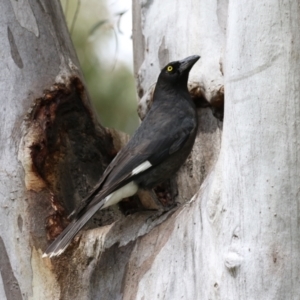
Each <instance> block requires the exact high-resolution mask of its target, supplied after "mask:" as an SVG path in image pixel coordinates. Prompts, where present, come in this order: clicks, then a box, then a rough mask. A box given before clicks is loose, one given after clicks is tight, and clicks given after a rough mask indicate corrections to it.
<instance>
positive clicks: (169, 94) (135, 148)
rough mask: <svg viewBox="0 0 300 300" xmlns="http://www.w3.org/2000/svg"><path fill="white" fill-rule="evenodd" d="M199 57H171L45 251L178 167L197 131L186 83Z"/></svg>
mask: <svg viewBox="0 0 300 300" xmlns="http://www.w3.org/2000/svg"><path fill="white" fill-rule="evenodd" d="M199 58H200V57H199V56H197V55H194V56H189V57H187V58H185V59H183V60H180V61H174V62H170V63H169V64H168V65H167V66H165V67H164V68H163V69H162V70H161V72H160V75H159V77H158V80H157V83H156V87H155V91H154V95H153V104H152V107H151V108H150V110H149V112H148V114H147V115H146V117H145V119H144V121H143V122H142V123H141V125H140V127H139V128H138V129H137V130H136V132H135V133H134V135H133V136H132V138H131V140H130V141H129V142H128V144H127V145H126V146H125V147H124V148H123V149H121V151H120V152H119V153H118V154H117V156H116V157H115V158H114V160H113V161H112V162H111V163H110V165H109V166H108V167H107V169H106V170H105V172H104V173H103V175H102V177H101V179H100V181H99V183H98V184H97V185H96V187H95V188H94V189H93V190H92V192H91V193H90V194H89V195H88V196H87V197H86V198H85V199H84V200H83V203H84V206H81V207H80V209H79V210H78V211H77V213H75V218H74V220H73V221H72V222H71V223H70V224H69V225H68V226H67V227H66V228H65V229H64V231H63V232H62V233H61V234H60V235H59V236H58V237H57V238H56V239H55V240H54V242H53V243H52V244H51V245H50V246H49V247H48V248H47V250H46V251H45V253H44V255H43V256H49V257H52V256H57V255H60V254H61V253H62V252H63V251H64V250H65V249H66V247H67V246H68V245H69V243H70V242H71V240H72V239H73V238H74V237H75V235H76V234H77V233H78V231H79V230H80V229H81V228H82V227H83V226H84V225H85V224H86V223H87V222H88V220H89V219H91V218H92V216H93V215H94V214H95V213H96V212H97V210H99V209H103V208H106V207H108V206H111V205H114V204H116V203H118V202H119V201H121V200H122V199H123V198H126V197H129V196H132V195H134V194H135V193H136V192H137V190H138V189H139V188H142V189H151V188H153V187H155V186H156V185H158V184H159V183H162V182H163V181H165V180H166V179H168V178H170V177H171V176H172V175H173V174H174V173H175V172H177V171H178V169H179V168H180V166H181V165H182V164H183V163H184V161H185V160H186V158H187V156H188V155H189V153H190V152H191V150H192V147H193V145H194V141H195V137H196V133H197V113H196V107H195V105H194V103H193V101H192V99H191V97H190V95H189V92H188V88H187V82H188V76H189V72H190V70H191V68H192V67H193V65H194V64H195V63H196V61H197V60H198V59H199Z"/></svg>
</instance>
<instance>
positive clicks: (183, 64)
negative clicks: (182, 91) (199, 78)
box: [179, 55, 200, 73]
mask: <svg viewBox="0 0 300 300" xmlns="http://www.w3.org/2000/svg"><path fill="white" fill-rule="evenodd" d="M199 58H200V56H199V55H192V56H189V57H186V58H185V59H183V60H180V61H179V63H180V67H179V71H180V73H183V72H185V71H190V70H191V68H192V66H193V65H194V64H195V63H196V62H197V61H198V60H199Z"/></svg>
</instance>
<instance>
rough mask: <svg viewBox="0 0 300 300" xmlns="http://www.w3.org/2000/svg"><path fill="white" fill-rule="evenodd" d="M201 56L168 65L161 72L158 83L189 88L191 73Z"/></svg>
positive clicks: (190, 57) (193, 56)
mask: <svg viewBox="0 0 300 300" xmlns="http://www.w3.org/2000/svg"><path fill="white" fill-rule="evenodd" d="M199 58H200V56H198V55H192V56H189V57H187V58H185V59H182V60H178V61H173V62H170V63H168V64H167V65H166V66H165V67H164V68H163V69H162V70H161V72H160V75H159V77H158V83H161V84H163V85H165V84H167V85H170V84H171V85H172V86H176V85H178V86H185V87H186V86H187V81H188V77H189V72H190V70H191V69H192V67H193V65H194V64H195V63H196V62H197V61H198V59H199Z"/></svg>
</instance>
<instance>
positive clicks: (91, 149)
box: [0, 0, 300, 300]
mask: <svg viewBox="0 0 300 300" xmlns="http://www.w3.org/2000/svg"><path fill="white" fill-rule="evenodd" d="M299 10H300V7H299V4H297V3H296V2H295V1H291V0H290V1H288V0H285V1H281V2H274V1H271V0H265V1H262V2H253V3H250V2H249V1H248V2H247V1H242V2H237V1H229V3H228V1H208V0H202V1H197V0H188V1H181V2H180V1H177V2H176V5H175V4H174V1H171V0H166V1H143V2H140V1H137V0H134V1H133V25H134V26H133V42H134V53H135V54H134V55H135V62H134V63H135V66H134V67H135V75H136V78H137V91H138V95H139V99H140V102H139V114H140V116H141V118H143V116H144V115H145V113H146V111H147V109H148V108H149V105H151V95H152V92H153V87H154V84H155V80H156V78H157V75H158V73H159V70H160V68H161V67H162V66H163V65H164V64H166V63H167V62H168V61H172V60H177V59H181V58H184V57H186V56H188V55H192V54H199V55H201V60H200V61H199V62H198V63H197V65H195V67H194V68H193V70H192V72H191V75H190V91H191V94H192V96H193V98H194V100H195V102H196V103H197V105H198V106H199V111H198V113H199V124H200V126H199V132H198V135H197V139H196V143H195V147H194V149H193V151H192V153H191V155H190V157H189V158H188V160H187V162H186V163H185V165H184V166H183V167H182V168H181V170H180V172H179V173H178V174H177V175H176V177H175V178H173V179H172V189H173V197H174V198H173V200H175V201H176V202H178V203H180V205H178V206H177V207H175V208H173V209H171V210H169V211H167V212H164V213H161V211H160V210H159V211H157V212H153V211H141V212H137V213H134V214H131V215H129V216H124V214H123V213H121V212H120V210H119V209H118V208H117V207H115V208H112V209H108V210H106V211H103V212H100V213H99V214H97V216H96V217H95V218H94V219H93V220H92V222H90V224H89V228H91V229H90V230H85V231H83V232H82V234H81V235H79V236H78V237H77V238H76V239H75V241H74V243H73V244H72V245H71V246H70V247H69V248H68V249H67V251H66V253H64V254H63V255H61V256H60V257H58V258H55V259H52V260H50V259H48V258H46V259H42V257H41V255H42V252H43V250H44V249H45V248H46V245H47V244H48V242H49V240H51V239H52V238H54V237H55V236H56V235H57V234H58V233H59V232H60V231H61V230H62V228H63V227H64V226H66V224H67V223H68V218H67V216H68V214H69V213H70V212H71V211H72V209H73V208H74V207H75V206H77V205H79V203H80V200H81V199H82V198H83V197H84V196H85V195H86V194H87V193H88V191H89V190H90V189H91V188H92V187H93V185H94V184H95V183H96V182H97V180H98V179H99V177H100V176H101V174H102V172H103V170H104V169H105V167H106V166H107V164H108V163H109V161H110V160H111V159H112V158H113V157H114V155H115V154H116V152H117V150H118V149H119V148H120V146H121V145H122V143H124V140H125V139H126V138H124V137H123V136H122V135H118V134H117V133H115V132H114V131H113V130H108V129H105V128H103V127H102V126H101V125H100V124H99V123H98V121H97V120H96V118H95V115H94V113H93V111H92V109H91V107H90V104H89V100H88V96H87V92H86V91H85V88H84V83H83V80H82V76H81V74H80V71H79V64H78V61H77V58H76V55H75V52H74V49H73V47H72V43H71V41H70V38H69V35H68V32H67V28H66V25H65V22H64V19H63V15H62V11H61V7H60V4H59V2H58V1H55V0H53V1H47V0H39V1H30V0H29V1H26V0H24V1H20V0H19V1H9V0H4V1H2V2H1V4H0V20H1V23H0V33H1V36H2V37H3V38H2V39H1V42H0V47H1V51H0V53H1V55H0V65H1V66H2V67H1V68H0V89H1V92H2V109H1V110H0V111H1V112H0V113H1V118H0V144H1V156H0V192H1V195H2V198H1V206H0V220H1V221H0V224H1V226H0V271H1V278H2V284H0V299H13V300H16V299H17V300H18V299H192V300H194V299H255V298H256V299H296V298H297V297H298V295H299V284H298V278H299V276H300V274H299V272H300V266H299V259H298V253H299V243H300V239H299V224H298V223H299V221H298V219H299V217H298V214H299V186H300V175H299V174H300V173H299V160H298V152H299V140H300V138H298V135H299V134H300V130H299V121H298V120H299V119H300V106H299V102H300V99H299V97H300V95H299V94H300V84H299V78H300V74H299V72H300V71H299V68H298V66H299V57H300V56H299V55H298V52H299V49H300V37H299V29H298V28H299V27H300V24H299V22H300V19H299ZM224 87H225V88H224ZM224 90H225V99H226V105H225V115H224V123H223V124H222V122H221V121H219V120H218V119H217V118H215V117H214V116H213V114H214V115H217V116H218V117H219V118H220V115H221V111H222V109H220V108H222V105H223V98H224V94H223V93H224ZM204 106H205V107H204ZM221 138H222V143H221ZM138 198H139V199H138ZM138 198H134V199H130V200H127V201H125V202H124V203H125V204H123V209H125V210H126V208H128V207H129V206H128V203H129V204H130V205H132V203H134V205H135V206H136V203H138V202H139V200H140V201H141V202H142V203H143V204H144V206H146V207H157V204H156V203H155V202H153V200H152V196H151V195H145V194H143V195H140V196H139V197H138ZM149 198H150V200H149ZM149 201H150V202H149ZM124 205H125V206H124ZM126 205H127V206H126ZM95 223H96V224H95ZM99 225H100V227H98V226H99ZM95 227H98V228H95ZM0 282H1V280H0Z"/></svg>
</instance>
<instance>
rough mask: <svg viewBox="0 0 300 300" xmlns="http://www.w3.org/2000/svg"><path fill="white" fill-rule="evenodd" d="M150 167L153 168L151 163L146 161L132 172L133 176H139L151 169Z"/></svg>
mask: <svg viewBox="0 0 300 300" xmlns="http://www.w3.org/2000/svg"><path fill="white" fill-rule="evenodd" d="M150 167H152V165H151V163H150V162H149V161H148V160H146V161H144V162H143V163H141V164H140V165H139V166H137V167H136V168H134V169H133V170H132V172H131V175H136V174H139V173H141V172H143V171H145V170H147V169H149V168H150Z"/></svg>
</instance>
